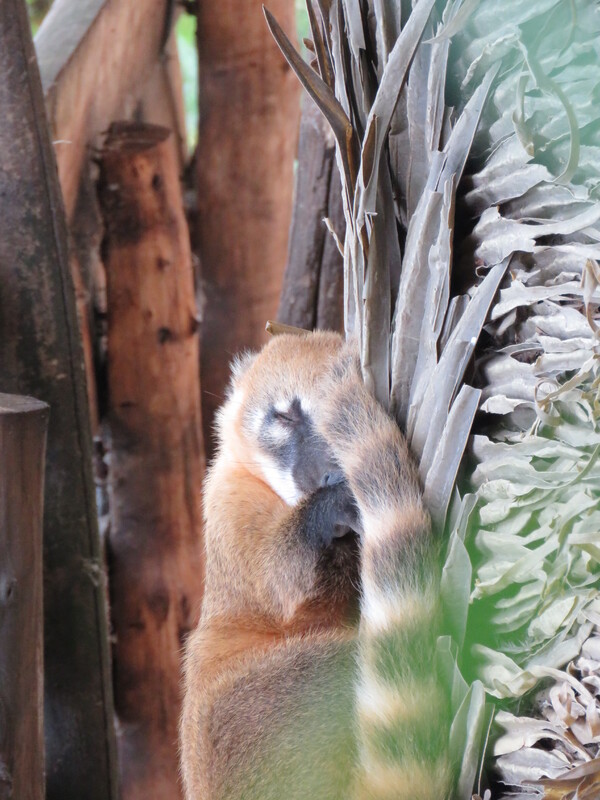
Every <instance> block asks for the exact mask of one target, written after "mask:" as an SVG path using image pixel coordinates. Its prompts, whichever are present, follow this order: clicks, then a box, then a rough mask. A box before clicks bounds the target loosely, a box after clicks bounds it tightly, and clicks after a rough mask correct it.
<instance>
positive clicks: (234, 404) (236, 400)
mask: <svg viewBox="0 0 600 800" xmlns="http://www.w3.org/2000/svg"><path fill="white" fill-rule="evenodd" d="M242 399H243V393H242V390H241V389H235V390H234V392H233V393H232V395H231V397H230V398H229V399H228V400H227V402H226V403H225V404H224V405H222V406H221V410H220V411H219V422H220V424H221V427H222V429H223V430H224V431H225V430H227V428H229V427H230V426H233V423H234V422H235V418H236V417H237V415H238V413H239V410H240V408H241V405H242Z"/></svg>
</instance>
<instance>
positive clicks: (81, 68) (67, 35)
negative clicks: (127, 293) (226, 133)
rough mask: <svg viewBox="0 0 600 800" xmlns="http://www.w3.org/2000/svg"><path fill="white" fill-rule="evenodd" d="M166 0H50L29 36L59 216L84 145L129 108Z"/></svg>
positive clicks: (75, 182) (73, 190) (156, 44)
mask: <svg viewBox="0 0 600 800" xmlns="http://www.w3.org/2000/svg"><path fill="white" fill-rule="evenodd" d="M172 7H173V2H172V0H112V2H109V1H108V0H55V2H54V4H53V6H52V8H51V9H50V11H49V13H48V15H47V17H46V18H45V20H44V22H43V23H42V25H41V27H40V29H39V31H38V33H37V35H36V37H35V47H36V51H37V55H38V61H39V65H40V73H41V76H42V85H43V90H44V96H45V98H46V110H47V113H48V121H49V124H50V131H51V135H52V140H53V143H54V147H55V152H56V160H57V164H58V173H59V177H60V184H61V187H62V192H63V197H64V202H65V208H66V212H67V218H68V219H69V220H70V219H71V216H72V214H73V210H74V207H75V201H76V198H77V191H78V188H79V179H80V173H81V168H82V165H83V163H84V160H85V159H86V158H87V156H88V154H89V148H90V147H96V146H98V144H99V139H98V137H99V135H100V134H101V133H102V131H106V130H107V128H108V126H109V125H110V123H111V122H112V121H113V120H115V119H122V118H126V117H127V116H129V114H128V113H127V110H128V109H129V110H132V108H133V104H134V103H135V102H136V100H137V96H138V95H139V94H140V92H141V90H142V88H143V86H144V84H145V83H146V81H147V79H148V77H149V76H150V73H151V71H152V69H153V68H154V66H155V64H156V62H157V59H158V57H159V54H160V53H161V51H162V48H163V45H164V43H165V41H166V39H167V36H168V32H169V29H170V26H171V19H172Z"/></svg>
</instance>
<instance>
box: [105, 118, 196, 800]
mask: <svg viewBox="0 0 600 800" xmlns="http://www.w3.org/2000/svg"><path fill="white" fill-rule="evenodd" d="M168 134H169V132H168V130H166V129H165V128H161V127H158V126H154V125H148V124H141V123H140V124H134V123H129V124H128V123H121V124H119V125H114V126H111V130H110V132H109V135H108V138H107V141H106V144H105V147H104V151H103V154H102V158H101V169H100V183H99V197H100V203H101V208H102V212H103V216H104V222H105V230H106V238H105V241H104V246H103V251H104V259H105V265H106V274H107V298H108V384H109V414H110V430H111V438H112V441H111V448H110V449H111V459H110V487H111V496H110V513H111V527H110V537H109V561H110V577H111V580H110V585H111V601H112V603H111V605H112V618H113V626H114V632H115V647H114V664H115V673H114V674H115V705H116V710H117V715H118V719H119V750H120V756H121V758H120V763H121V778H122V795H123V800H147V798H152V800H174V799H175V798H177V797H179V796H180V787H179V785H178V750H177V738H178V736H177V728H178V720H179V710H180V655H181V648H182V644H183V640H184V637H185V635H186V634H187V633H188V632H189V631H190V630H191V628H192V627H193V626H194V625H195V624H196V622H197V619H198V612H199V605H200V597H201V591H202V578H203V561H202V550H201V520H202V510H201V482H202V477H203V470H204V455H203V444H202V426H201V416H200V380H199V374H198V372H199V354H198V347H199V335H198V331H199V322H198V318H197V315H196V308H195V297H194V286H193V272H192V261H191V253H190V245H189V235H188V230H187V226H186V222H185V217H184V213H183V205H182V198H181V190H180V186H179V177H178V165H177V159H176V154H175V149H174V148H173V147H171V146H170V144H169V142H168Z"/></svg>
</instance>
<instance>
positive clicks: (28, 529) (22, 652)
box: [0, 394, 49, 800]
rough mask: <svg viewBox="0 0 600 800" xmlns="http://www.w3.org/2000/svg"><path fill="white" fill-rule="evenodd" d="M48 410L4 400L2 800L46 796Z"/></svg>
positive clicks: (0, 479)
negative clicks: (44, 549) (44, 571)
mask: <svg viewBox="0 0 600 800" xmlns="http://www.w3.org/2000/svg"><path fill="white" fill-rule="evenodd" d="M48 410H49V409H48V406H47V405H46V404H45V403H40V402H39V401H38V400H34V399H33V398H31V397H20V396H17V395H7V394H0V553H2V558H0V720H1V721H2V727H1V728H0V798H2V800H9V798H13V797H14V798H17V797H18V798H19V800H43V797H44V729H43V706H44V664H43V645H44V641H43V621H42V612H43V608H42V516H43V515H42V509H43V505H44V498H43V492H44V462H45V452H46V429H47V427H48Z"/></svg>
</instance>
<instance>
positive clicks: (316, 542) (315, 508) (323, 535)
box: [305, 477, 360, 549]
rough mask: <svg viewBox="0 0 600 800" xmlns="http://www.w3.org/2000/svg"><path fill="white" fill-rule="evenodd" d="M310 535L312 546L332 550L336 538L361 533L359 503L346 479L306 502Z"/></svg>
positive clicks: (333, 479)
mask: <svg viewBox="0 0 600 800" xmlns="http://www.w3.org/2000/svg"><path fill="white" fill-rule="evenodd" d="M305 504H306V505H305V512H306V517H305V524H306V528H305V530H306V535H307V538H308V540H309V542H310V543H311V545H312V546H314V547H317V548H318V549H323V548H326V547H329V546H330V545H331V543H332V542H333V541H334V539H339V538H341V537H343V536H345V535H346V534H347V533H349V532H350V531H357V532H358V531H359V530H360V514H359V511H358V507H357V505H356V500H355V498H354V495H353V493H352V490H351V489H350V486H349V485H348V482H347V481H346V479H345V478H343V477H342V478H341V479H338V478H337V477H334V478H332V481H331V482H330V483H329V484H328V485H325V486H322V487H321V488H320V489H317V490H316V492H313V493H312V494H311V495H310V496H309V497H308V498H307V499H306V500H305Z"/></svg>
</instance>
